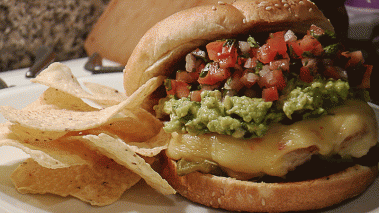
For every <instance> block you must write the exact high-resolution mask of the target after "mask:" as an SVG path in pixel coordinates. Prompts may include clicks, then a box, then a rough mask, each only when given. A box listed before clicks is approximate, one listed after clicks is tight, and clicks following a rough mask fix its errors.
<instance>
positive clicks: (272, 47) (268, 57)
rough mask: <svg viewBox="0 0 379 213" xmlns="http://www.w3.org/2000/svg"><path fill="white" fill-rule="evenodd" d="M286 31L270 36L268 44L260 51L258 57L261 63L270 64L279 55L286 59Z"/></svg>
mask: <svg viewBox="0 0 379 213" xmlns="http://www.w3.org/2000/svg"><path fill="white" fill-rule="evenodd" d="M284 33H285V32H284V31H280V32H276V33H272V34H270V38H269V39H268V40H267V43H266V44H264V45H263V46H261V47H260V48H259V49H258V52H257V57H258V59H259V61H261V62H262V63H264V64H268V63H270V62H271V61H273V60H274V59H275V58H276V57H277V56H278V55H281V56H282V57H285V56H286V54H287V45H286V42H285V41H284Z"/></svg>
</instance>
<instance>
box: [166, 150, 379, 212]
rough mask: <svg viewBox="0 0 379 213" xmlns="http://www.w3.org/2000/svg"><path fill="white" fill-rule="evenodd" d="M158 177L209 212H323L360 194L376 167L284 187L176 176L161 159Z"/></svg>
mask: <svg viewBox="0 0 379 213" xmlns="http://www.w3.org/2000/svg"><path fill="white" fill-rule="evenodd" d="M161 172H162V176H163V178H165V179H166V180H167V181H168V182H169V183H170V184H171V186H172V187H173V188H174V189H176V190H177V192H178V193H179V194H181V195H182V196H184V197H186V198H187V199H189V200H191V201H193V202H196V203H200V204H203V205H206V206H209V207H213V208H222V209H226V210H229V211H247V212H287V211H304V210H313V209H321V208H325V207H328V206H331V205H334V204H337V203H340V202H342V201H344V200H346V199H349V198H352V197H355V196H357V195H359V194H361V193H362V192H363V191H364V190H366V188H367V187H368V186H370V184H371V183H373V182H374V180H375V178H376V176H377V175H378V166H377V165H375V166H371V167H368V166H361V165H355V166H352V167H349V168H347V169H345V170H343V171H341V172H338V173H335V174H333V175H329V176H325V177H322V178H318V179H313V180H304V181H299V182H286V183H264V182H250V181H240V180H236V179H233V178H228V177H219V176H215V175H211V174H203V173H200V172H194V173H190V174H187V175H185V176H178V175H177V173H176V162H175V161H173V160H171V159H167V157H166V158H165V165H164V167H163V168H162V171H161Z"/></svg>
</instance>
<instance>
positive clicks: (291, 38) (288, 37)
mask: <svg viewBox="0 0 379 213" xmlns="http://www.w3.org/2000/svg"><path fill="white" fill-rule="evenodd" d="M296 40H297V37H296V35H295V33H294V32H292V31H291V30H288V31H287V32H286V33H285V34H284V41H285V42H290V41H296Z"/></svg>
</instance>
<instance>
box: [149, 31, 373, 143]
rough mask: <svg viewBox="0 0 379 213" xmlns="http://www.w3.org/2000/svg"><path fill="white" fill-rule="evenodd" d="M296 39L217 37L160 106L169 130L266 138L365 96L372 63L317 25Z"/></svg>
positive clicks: (188, 62)
mask: <svg viewBox="0 0 379 213" xmlns="http://www.w3.org/2000/svg"><path fill="white" fill-rule="evenodd" d="M298 36H299V35H296V34H295V33H294V32H292V31H291V30H288V31H280V32H275V33H270V34H269V35H268V36H267V39H266V40H265V41H263V42H258V41H257V40H256V39H255V38H254V37H252V36H249V37H248V38H247V40H244V41H237V40H236V39H224V40H217V41H213V42H210V43H208V44H207V45H206V46H205V47H203V48H198V49H196V50H194V51H192V52H190V53H188V54H187V55H186V57H185V67H184V69H183V70H178V71H177V72H176V73H175V76H174V77H172V78H168V79H166V80H165V83H164V85H165V88H166V92H167V98H165V99H162V100H161V101H160V104H159V105H158V106H156V107H155V109H156V112H157V114H159V115H162V114H168V115H170V121H168V122H166V123H165V127H164V128H165V130H166V131H168V132H174V131H175V132H189V133H194V134H202V133H209V132H217V133H220V134H227V135H232V136H234V137H237V138H251V137H261V136H263V135H264V134H265V132H266V131H267V129H268V127H269V126H270V124H272V123H276V122H288V121H291V120H292V121H295V120H296V119H305V118H307V117H315V116H320V115H323V114H326V113H327V111H328V109H329V108H331V107H335V106H338V105H340V104H342V103H343V102H344V101H345V100H347V99H349V98H357V97H358V96H362V95H361V94H366V92H362V91H364V90H365V89H366V88H369V87H370V75H371V72H372V66H371V65H366V64H364V58H363V55H362V53H361V52H360V51H355V52H348V51H345V50H344V47H343V45H342V44H341V43H339V42H338V40H337V38H336V37H335V35H334V34H333V33H331V32H328V31H324V30H323V29H321V28H319V27H317V26H315V25H312V26H311V27H310V29H309V30H308V32H307V34H306V35H304V36H302V37H298ZM261 43H262V44H261ZM357 94H360V95H357Z"/></svg>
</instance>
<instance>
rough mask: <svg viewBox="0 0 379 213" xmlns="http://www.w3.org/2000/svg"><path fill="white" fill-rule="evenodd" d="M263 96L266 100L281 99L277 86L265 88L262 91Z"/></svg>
mask: <svg viewBox="0 0 379 213" xmlns="http://www.w3.org/2000/svg"><path fill="white" fill-rule="evenodd" d="M262 98H263V100H264V101H266V102H270V101H276V100H278V99H279V93H278V90H277V88H276V87H270V88H265V89H263V91H262Z"/></svg>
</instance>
